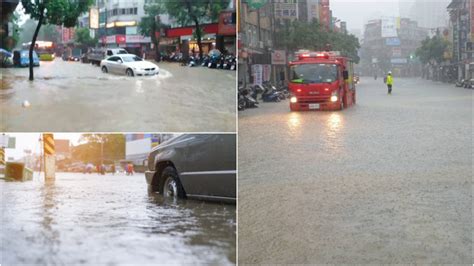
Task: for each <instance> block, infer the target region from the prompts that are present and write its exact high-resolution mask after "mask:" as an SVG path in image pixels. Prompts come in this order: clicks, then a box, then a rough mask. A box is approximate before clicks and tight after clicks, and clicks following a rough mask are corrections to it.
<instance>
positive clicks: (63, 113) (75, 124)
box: [0, 58, 236, 132]
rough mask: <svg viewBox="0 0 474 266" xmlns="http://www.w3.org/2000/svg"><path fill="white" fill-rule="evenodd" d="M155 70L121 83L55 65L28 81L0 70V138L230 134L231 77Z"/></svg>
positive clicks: (91, 69) (89, 69) (19, 72)
mask: <svg viewBox="0 0 474 266" xmlns="http://www.w3.org/2000/svg"><path fill="white" fill-rule="evenodd" d="M158 66H159V67H160V73H159V75H158V76H153V77H126V76H119V75H115V74H104V73H102V72H101V70H100V68H99V67H96V66H93V65H90V64H83V63H80V62H64V61H62V60H61V59H59V58H56V60H54V61H52V62H46V61H42V62H41V66H40V67H35V68H34V73H35V80H34V81H33V82H30V81H28V68H9V69H2V70H1V71H2V75H1V76H2V80H1V85H2V87H1V90H0V102H1V107H0V112H1V114H2V123H1V131H3V132H5V131H10V132H14V131H16V132H39V131H62V132H71V131H77V132H84V131H109V132H119V131H137V132H138V131H150V130H153V131H167V132H190V131H205V132H212V131H219V132H220V131H223V132H225V131H235V127H236V125H235V124H236V123H235V113H236V111H235V109H236V108H235V82H236V77H235V76H236V73H235V71H228V70H216V69H208V68H202V67H195V68H190V67H182V66H180V65H179V64H177V63H159V64H158ZM25 101H28V102H29V104H30V107H27V108H24V107H22V104H23V103H24V102H25Z"/></svg>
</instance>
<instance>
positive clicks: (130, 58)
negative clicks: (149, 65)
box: [122, 56, 143, 62]
mask: <svg viewBox="0 0 474 266" xmlns="http://www.w3.org/2000/svg"><path fill="white" fill-rule="evenodd" d="M122 60H123V61H124V62H136V61H143V59H141V58H140V57H138V56H123V57H122Z"/></svg>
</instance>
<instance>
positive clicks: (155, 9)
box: [138, 1, 166, 62]
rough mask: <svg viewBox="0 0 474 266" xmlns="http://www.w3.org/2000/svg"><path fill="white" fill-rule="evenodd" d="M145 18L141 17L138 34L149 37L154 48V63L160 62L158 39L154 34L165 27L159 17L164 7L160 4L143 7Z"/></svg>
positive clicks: (155, 2)
mask: <svg viewBox="0 0 474 266" xmlns="http://www.w3.org/2000/svg"><path fill="white" fill-rule="evenodd" d="M144 9H145V14H146V16H144V17H142V19H141V21H140V23H139V24H138V26H139V31H140V34H141V35H143V36H149V37H150V38H151V41H152V42H153V45H154V46H155V61H157V62H158V61H160V49H159V45H160V38H159V37H157V36H156V35H155V32H160V31H161V29H162V28H164V27H166V25H164V24H163V23H161V20H160V17H159V16H160V15H161V14H163V13H164V6H163V4H162V3H161V2H157V1H154V2H150V3H149V4H147V5H146V6H145V8H144Z"/></svg>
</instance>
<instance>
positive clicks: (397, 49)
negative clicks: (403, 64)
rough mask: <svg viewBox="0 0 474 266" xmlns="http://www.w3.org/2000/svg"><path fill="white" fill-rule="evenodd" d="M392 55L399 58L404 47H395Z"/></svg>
mask: <svg viewBox="0 0 474 266" xmlns="http://www.w3.org/2000/svg"><path fill="white" fill-rule="evenodd" d="M392 56H393V57H394V58H398V57H401V56H402V49H401V48H400V47H393V48H392Z"/></svg>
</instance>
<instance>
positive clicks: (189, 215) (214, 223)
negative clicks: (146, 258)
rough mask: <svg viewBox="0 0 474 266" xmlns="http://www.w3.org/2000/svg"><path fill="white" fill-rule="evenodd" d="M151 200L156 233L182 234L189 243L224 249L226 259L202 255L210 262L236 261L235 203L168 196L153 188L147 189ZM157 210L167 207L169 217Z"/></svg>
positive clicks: (151, 216) (207, 247) (154, 232)
mask: <svg viewBox="0 0 474 266" xmlns="http://www.w3.org/2000/svg"><path fill="white" fill-rule="evenodd" d="M148 199H149V201H150V203H151V205H150V206H148V209H149V211H151V212H152V213H153V214H152V215H150V216H149V218H150V219H151V220H153V221H156V224H155V226H153V227H152V228H151V232H153V234H162V235H164V236H169V235H173V236H175V237H176V236H180V238H182V241H183V244H184V245H186V246H189V247H196V246H198V247H199V246H201V247H203V248H205V249H209V248H212V249H221V250H223V251H224V252H225V253H226V257H227V260H228V261H227V262H225V261H224V260H222V258H219V257H218V256H216V257H214V258H212V257H208V258H206V259H205V258H204V257H206V256H204V257H201V258H200V259H203V261H207V262H208V263H218V264H222V263H224V264H228V263H231V264H234V263H235V262H236V249H235V237H236V226H237V223H236V207H235V205H233V204H221V203H213V202H205V201H198V200H182V199H178V200H177V199H169V198H164V197H163V196H161V195H160V194H158V193H155V192H152V191H151V190H149V191H148ZM156 210H159V211H160V212H162V211H163V210H165V211H166V216H163V215H156V213H155V211H156ZM232 239H233V241H232ZM229 240H230V241H229ZM170 252H174V250H170Z"/></svg>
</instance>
